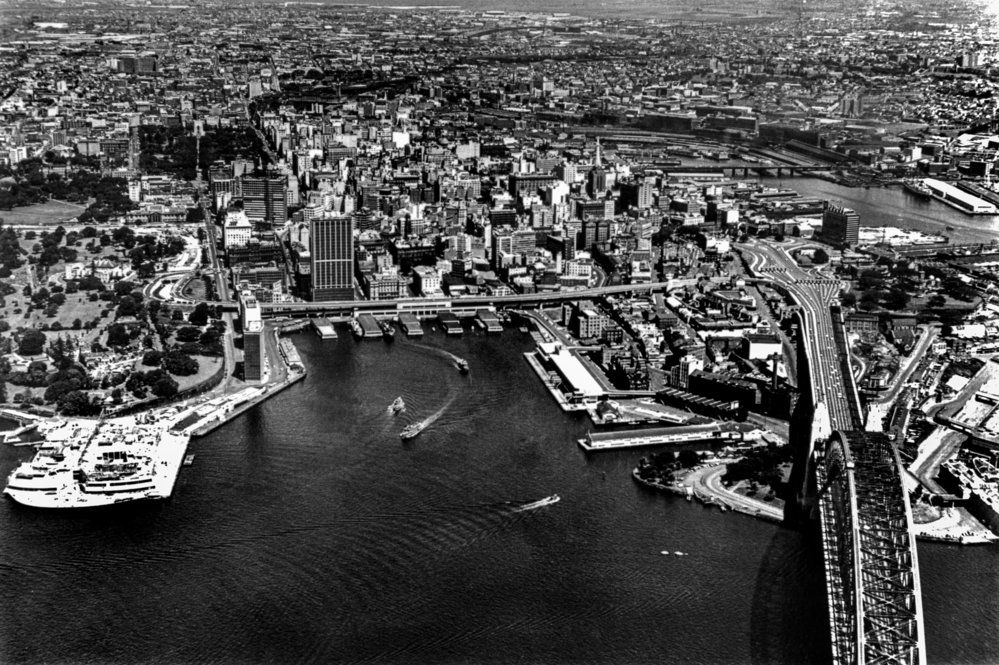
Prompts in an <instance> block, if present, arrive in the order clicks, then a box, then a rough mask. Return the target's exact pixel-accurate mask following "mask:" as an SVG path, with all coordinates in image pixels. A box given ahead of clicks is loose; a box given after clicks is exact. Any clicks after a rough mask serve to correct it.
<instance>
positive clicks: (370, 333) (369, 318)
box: [357, 314, 382, 339]
mask: <svg viewBox="0 0 999 665" xmlns="http://www.w3.org/2000/svg"><path fill="white" fill-rule="evenodd" d="M357 322H358V323H360V324H361V330H362V331H363V332H362V335H361V336H362V337H364V338H365V339H369V338H376V337H381V336H382V329H381V328H380V327H379V326H378V320H377V319H376V318H375V317H374V315H373V314H358V315H357Z"/></svg>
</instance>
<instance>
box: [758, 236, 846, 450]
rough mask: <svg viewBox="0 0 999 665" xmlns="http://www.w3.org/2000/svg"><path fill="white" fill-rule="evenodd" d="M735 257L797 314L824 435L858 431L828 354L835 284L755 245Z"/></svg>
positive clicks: (836, 363) (838, 368) (834, 359)
mask: <svg viewBox="0 0 999 665" xmlns="http://www.w3.org/2000/svg"><path fill="white" fill-rule="evenodd" d="M741 251H742V254H743V258H744V259H745V260H746V264H747V265H748V266H749V269H750V271H751V272H753V274H754V275H756V276H757V277H759V278H761V279H766V280H768V281H769V282H771V283H772V284H773V285H774V286H776V287H777V288H778V289H780V290H782V291H784V292H786V293H787V294H788V295H789V296H790V297H791V299H792V300H793V301H794V302H795V303H796V304H797V305H798V307H799V308H800V310H801V317H802V319H803V321H804V324H805V329H804V330H802V331H800V335H799V339H800V340H801V342H803V343H804V344H805V353H806V356H807V357H808V365H809V368H810V369H811V372H812V391H813V393H814V394H813V397H814V401H813V403H814V404H816V405H817V404H820V403H821V404H823V405H825V408H826V409H827V410H828V414H829V423H828V427H827V431H826V432H824V434H825V435H827V436H828V434H829V433H831V432H832V431H835V430H837V429H844V430H850V429H856V428H858V427H859V426H860V423H855V422H854V417H855V412H856V411H857V406H856V405H851V404H850V401H851V400H852V399H854V396H853V395H851V394H850V393H852V392H853V390H852V377H851V381H850V383H847V381H846V380H845V377H844V374H843V371H842V363H841V362H840V358H839V357H838V355H837V354H835V353H832V354H831V353H830V350H833V349H834V348H835V345H836V332H835V330H834V327H833V320H832V316H831V315H830V311H829V308H830V307H831V306H832V305H834V304H837V303H838V301H839V299H838V295H839V292H840V289H841V285H840V282H839V281H838V280H834V279H829V278H827V277H822V276H817V275H816V274H813V273H811V272H807V271H805V270H804V269H802V268H801V267H800V266H799V265H798V264H797V262H795V260H794V259H792V258H791V257H790V256H789V255H788V254H787V253H786V252H784V251H782V250H781V249H779V248H777V247H774V246H773V245H770V244H767V243H763V242H759V241H756V242H755V243H753V244H749V245H744V246H742V247H741ZM857 401H859V398H857Z"/></svg>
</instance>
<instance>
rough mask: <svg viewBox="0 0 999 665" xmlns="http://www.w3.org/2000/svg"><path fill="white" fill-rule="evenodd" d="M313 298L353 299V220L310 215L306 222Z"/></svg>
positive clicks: (320, 299)
mask: <svg viewBox="0 0 999 665" xmlns="http://www.w3.org/2000/svg"><path fill="white" fill-rule="evenodd" d="M309 256H310V266H311V273H312V289H311V295H312V300H313V301H319V302H321V301H327V300H353V299H354V220H353V218H351V217H329V218H325V219H314V220H312V222H310V224H309Z"/></svg>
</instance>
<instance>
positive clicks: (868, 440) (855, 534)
mask: <svg viewBox="0 0 999 665" xmlns="http://www.w3.org/2000/svg"><path fill="white" fill-rule="evenodd" d="M899 468H900V460H899V458H898V451H897V450H896V448H895V446H894V445H893V443H892V442H891V441H890V440H889V439H888V437H887V436H886V435H885V434H883V433H881V432H866V431H847V432H845V431H841V430H837V431H835V432H833V434H832V436H831V437H829V439H828V441H827V442H826V444H825V447H824V449H822V450H816V464H815V473H816V482H817V484H818V487H819V502H818V506H819V521H820V525H821V532H822V545H823V556H824V559H825V561H824V563H825V569H826V586H827V591H828V601H829V621H830V631H831V636H832V655H833V662H834V663H866V664H871V665H878V664H883V663H884V664H889V663H890V664H895V663H898V664H902V663H904V664H906V665H925V663H926V653H925V648H924V636H923V634H922V626H923V622H922V614H923V609H922V600H921V595H920V587H919V567H918V564H917V560H916V548H915V537H914V535H913V534H912V532H911V529H910V525H911V524H912V514H911V509H910V506H909V499H908V494H907V493H906V491H905V488H904V487H903V485H902V479H901V476H900V475H899Z"/></svg>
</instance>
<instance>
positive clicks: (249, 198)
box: [240, 174, 288, 226]
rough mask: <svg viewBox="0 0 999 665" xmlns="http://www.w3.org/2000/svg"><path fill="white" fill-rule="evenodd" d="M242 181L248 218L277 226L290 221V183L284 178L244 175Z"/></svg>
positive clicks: (244, 204)
mask: <svg viewBox="0 0 999 665" xmlns="http://www.w3.org/2000/svg"><path fill="white" fill-rule="evenodd" d="M240 181H241V185H242V192H243V209H244V210H245V211H246V216H247V217H249V218H250V219H251V220H262V221H264V222H268V223H270V224H274V225H275V226H283V225H284V223H285V222H286V221H288V204H287V196H288V181H287V179H286V178H285V177H284V176H281V175H271V174H263V175H244V176H243V177H242V178H240Z"/></svg>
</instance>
